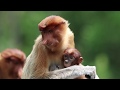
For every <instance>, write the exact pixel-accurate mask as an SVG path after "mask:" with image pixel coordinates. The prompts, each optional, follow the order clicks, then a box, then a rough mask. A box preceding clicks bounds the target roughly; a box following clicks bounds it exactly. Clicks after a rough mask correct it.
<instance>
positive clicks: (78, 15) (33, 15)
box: [0, 11, 120, 79]
mask: <svg viewBox="0 0 120 90" xmlns="http://www.w3.org/2000/svg"><path fill="white" fill-rule="evenodd" d="M49 15H60V16H62V17H63V18H65V19H67V20H68V21H69V22H70V28H71V30H72V31H73V32H74V35H75V44H76V48H77V49H78V50H79V51H80V52H81V54H82V56H83V58H84V62H83V64H84V65H95V66H96V67H97V73H98V76H99V77H100V78H104V79H105V78H107V79H109V78H120V72H119V68H120V57H119V54H120V49H119V48H120V36H119V35H120V12H119V11H19V12H18V11H0V41H1V43H0V51H2V50H4V49H6V48H8V47H9V48H19V49H21V50H23V51H24V52H25V53H26V55H28V54H29V53H30V51H31V50H32V47H33V44H34V40H35V39H36V37H37V36H38V35H39V34H40V32H39V30H38V23H39V22H40V21H41V20H42V19H44V18H45V17H46V16H49Z"/></svg>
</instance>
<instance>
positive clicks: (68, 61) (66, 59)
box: [63, 54, 75, 67]
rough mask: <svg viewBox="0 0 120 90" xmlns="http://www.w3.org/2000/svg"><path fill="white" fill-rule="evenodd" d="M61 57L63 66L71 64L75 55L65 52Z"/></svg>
mask: <svg viewBox="0 0 120 90" xmlns="http://www.w3.org/2000/svg"><path fill="white" fill-rule="evenodd" d="M63 59H64V62H63V64H64V66H65V67H69V66H71V65H72V62H73V61H74V60H75V57H74V56H73V55H69V54H66V55H64V56H63Z"/></svg>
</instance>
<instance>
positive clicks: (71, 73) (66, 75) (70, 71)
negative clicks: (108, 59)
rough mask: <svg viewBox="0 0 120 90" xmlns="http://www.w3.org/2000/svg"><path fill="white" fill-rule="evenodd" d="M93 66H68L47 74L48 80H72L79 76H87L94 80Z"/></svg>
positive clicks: (94, 69) (94, 68)
mask: <svg viewBox="0 0 120 90" xmlns="http://www.w3.org/2000/svg"><path fill="white" fill-rule="evenodd" d="M95 71H96V67H95V66H78V65H74V66H70V67H67V68H63V69H59V70H54V71H51V72H49V73H48V77H47V78H49V79H74V78H77V77H79V76H81V75H89V76H91V79H94V78H95Z"/></svg>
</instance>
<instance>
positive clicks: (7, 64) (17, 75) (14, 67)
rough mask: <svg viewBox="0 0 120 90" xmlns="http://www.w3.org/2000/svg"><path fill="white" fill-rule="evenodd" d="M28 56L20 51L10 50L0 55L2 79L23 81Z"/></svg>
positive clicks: (0, 75) (0, 76)
mask: <svg viewBox="0 0 120 90" xmlns="http://www.w3.org/2000/svg"><path fill="white" fill-rule="evenodd" d="M25 60H26V55H25V53H24V52H23V51H21V50H19V49H12V48H8V49H5V50H4V51H2V52H1V53H0V79H21V75H22V70H23V66H24V63H25Z"/></svg>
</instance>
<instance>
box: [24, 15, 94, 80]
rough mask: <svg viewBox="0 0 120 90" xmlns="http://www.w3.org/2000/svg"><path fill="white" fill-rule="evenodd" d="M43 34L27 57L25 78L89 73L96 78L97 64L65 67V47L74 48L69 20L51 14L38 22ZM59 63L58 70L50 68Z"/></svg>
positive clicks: (59, 76)
mask: <svg viewBox="0 0 120 90" xmlns="http://www.w3.org/2000/svg"><path fill="white" fill-rule="evenodd" d="M38 28H39V31H40V32H41V34H40V35H39V36H38V37H37V39H36V40H35V44H34V46H33V49H32V51H31V53H30V54H29V56H28V57H27V59H26V62H25V65H24V68H23V74H22V78H23V79H74V78H76V77H79V76H80V75H85V74H89V75H90V76H91V77H93V78H94V76H95V70H96V68H95V66H79V65H74V66H70V67H67V68H64V66H63V65H62V62H61V59H62V55H63V52H64V50H65V49H67V48H74V47H75V43H74V34H73V32H72V31H71V30H70V28H69V23H68V21H67V20H65V19H64V18H62V17H60V16H56V15H51V16H48V17H46V18H45V19H43V20H42V21H41V22H40V23H39V24H38ZM54 65H59V66H60V69H58V70H53V71H51V70H49V68H50V67H52V66H54Z"/></svg>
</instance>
